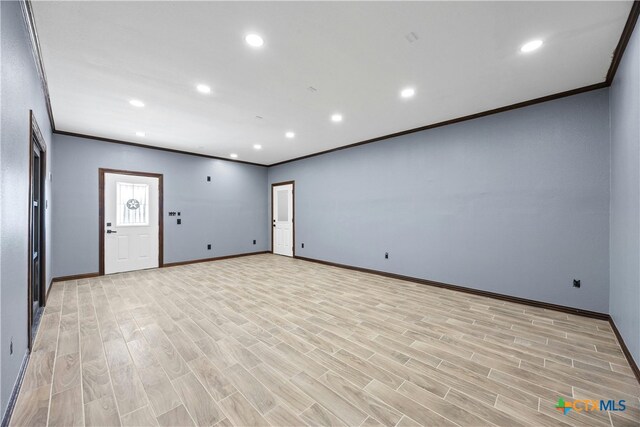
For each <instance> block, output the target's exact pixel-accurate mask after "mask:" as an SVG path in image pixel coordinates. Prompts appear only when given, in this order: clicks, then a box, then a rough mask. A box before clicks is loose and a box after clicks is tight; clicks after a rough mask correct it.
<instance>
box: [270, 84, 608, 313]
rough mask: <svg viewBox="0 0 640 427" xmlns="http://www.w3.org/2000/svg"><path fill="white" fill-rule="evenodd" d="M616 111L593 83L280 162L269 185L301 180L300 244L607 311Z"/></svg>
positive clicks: (357, 261) (333, 255)
mask: <svg viewBox="0 0 640 427" xmlns="http://www.w3.org/2000/svg"><path fill="white" fill-rule="evenodd" d="M608 108H609V106H608V92H607V90H606V89H605V90H599V91H594V92H589V93H585V94H581V95H578V96H572V97H569V98H563V99H560V100H556V101H553V102H547V103H544V104H538V105H535V106H531V107H527V108H523V109H518V110H514V111H510V112H505V113H501V114H496V115H492V116H488V117H485V118H481V119H476V120H472V121H467V122H463V123H459V124H455V125H451V126H446V127H441V128H436V129H432V130H427V131H423V132H420V133H414V134H410V135H405V136H402V137H398V138H394V139H390V140H386V141H382V142H378V143H374V144H368V145H364V146H360V147H356V148H351V149H346V150H341V151H338V152H334V153H330V154H327V155H323V156H318V157H313V158H310V159H306V160H300V161H296V162H292V163H288V164H284V165H281V166H276V167H272V168H269V183H270V184H271V183H273V182H280V181H286V180H295V181H296V187H295V188H296V190H295V193H296V194H295V197H296V202H295V209H296V230H295V233H296V255H300V256H305V257H310V258H315V259H320V260H327V261H332V262H337V263H342V264H348V265H352V266H358V267H364V268H371V269H376V270H381V271H386V272H393V273H398V274H403V275H408V276H413V277H419V278H425V279H430V280H435V281H440V282H445V283H450V284H456V285H461V286H466V287H470V288H475V289H482V290H487V291H493V292H499V293H502V294H507V295H513V296H518V297H523V298H530V299H534V300H539V301H545V302H550V303H557V304H561V305H568V306H573V307H578V308H582V309H587V310H595V311H598V312H607V310H608V307H609V120H608V116H609V114H608ZM303 242H304V243H305V248H304V249H302V248H301V247H300V244H301V243H303ZM385 252H389V255H390V258H389V259H388V260H385V259H384V253H385ZM573 278H576V279H581V280H582V288H580V289H576V288H573V287H572V279H573Z"/></svg>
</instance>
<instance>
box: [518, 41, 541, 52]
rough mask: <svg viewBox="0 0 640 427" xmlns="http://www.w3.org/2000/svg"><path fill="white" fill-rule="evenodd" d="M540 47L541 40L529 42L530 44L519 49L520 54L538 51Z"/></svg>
mask: <svg viewBox="0 0 640 427" xmlns="http://www.w3.org/2000/svg"><path fill="white" fill-rule="evenodd" d="M540 46H542V40H531V41H530V42H527V43H525V44H523V45H522V47H521V48H520V52H523V53H528V52H533V51H534V50H536V49H538V48H539V47H540Z"/></svg>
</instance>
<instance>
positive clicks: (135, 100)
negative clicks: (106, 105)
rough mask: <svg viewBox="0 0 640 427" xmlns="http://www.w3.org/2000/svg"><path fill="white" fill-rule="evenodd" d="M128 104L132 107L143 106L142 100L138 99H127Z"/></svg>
mask: <svg viewBox="0 0 640 427" xmlns="http://www.w3.org/2000/svg"><path fill="white" fill-rule="evenodd" d="M129 104H131V105H133V106H134V107H144V102H142V101H140V100H139V99H132V100H131V101H129Z"/></svg>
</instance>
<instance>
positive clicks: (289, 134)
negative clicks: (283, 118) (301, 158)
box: [284, 132, 296, 138]
mask: <svg viewBox="0 0 640 427" xmlns="http://www.w3.org/2000/svg"><path fill="white" fill-rule="evenodd" d="M284 136H286V137H287V138H293V137H295V136H296V134H295V133H293V132H287V133H285V134H284Z"/></svg>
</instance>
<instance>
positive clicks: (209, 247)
mask: <svg viewBox="0 0 640 427" xmlns="http://www.w3.org/2000/svg"><path fill="white" fill-rule="evenodd" d="M207 250H209V251H210V250H211V243H209V244H208V245H207Z"/></svg>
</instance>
